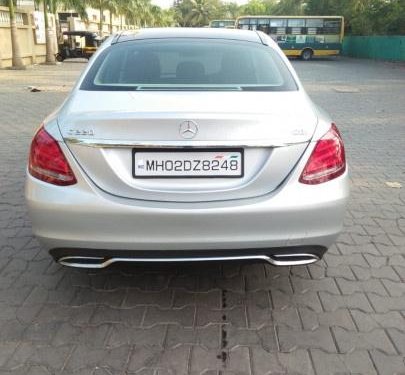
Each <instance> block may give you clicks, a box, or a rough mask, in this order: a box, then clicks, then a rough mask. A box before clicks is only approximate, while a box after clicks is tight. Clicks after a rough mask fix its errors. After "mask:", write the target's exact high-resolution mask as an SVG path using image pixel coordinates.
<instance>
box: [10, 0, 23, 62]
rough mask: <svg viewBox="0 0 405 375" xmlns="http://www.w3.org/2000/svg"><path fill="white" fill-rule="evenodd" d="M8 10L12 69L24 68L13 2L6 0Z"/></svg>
mask: <svg viewBox="0 0 405 375" xmlns="http://www.w3.org/2000/svg"><path fill="white" fill-rule="evenodd" d="M8 10H9V15H10V34H11V53H12V57H11V65H12V67H13V68H14V69H24V68H25V66H24V63H23V60H22V57H21V48H20V43H19V40H18V35H17V22H16V19H15V12H14V2H13V0H8Z"/></svg>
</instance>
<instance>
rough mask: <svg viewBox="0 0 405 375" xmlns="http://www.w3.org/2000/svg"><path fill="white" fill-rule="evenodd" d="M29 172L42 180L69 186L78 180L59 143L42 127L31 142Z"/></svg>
mask: <svg viewBox="0 0 405 375" xmlns="http://www.w3.org/2000/svg"><path fill="white" fill-rule="evenodd" d="M28 171H29V173H30V174H31V175H32V176H34V177H35V178H38V179H39V180H41V181H45V182H48V183H50V184H53V185H59V186H67V185H73V184H75V183H76V182H77V180H76V177H75V175H74V174H73V171H72V169H71V168H70V165H69V163H68V161H67V160H66V157H65V155H64V154H63V152H62V150H61V148H60V146H59V143H58V142H57V141H56V140H55V139H54V138H52V136H51V135H50V134H49V133H48V132H47V131H46V130H45V129H44V128H43V127H41V128H40V129H39V130H38V131H37V133H36V134H35V136H34V139H33V140H32V143H31V149H30V156H29V162H28Z"/></svg>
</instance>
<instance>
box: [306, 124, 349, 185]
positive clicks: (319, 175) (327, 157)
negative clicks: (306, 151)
mask: <svg viewBox="0 0 405 375" xmlns="http://www.w3.org/2000/svg"><path fill="white" fill-rule="evenodd" d="M345 170H346V157H345V148H344V145H343V141H342V138H341V136H340V133H339V130H338V128H337V127H336V125H335V124H332V126H331V128H330V129H329V131H328V132H327V133H326V134H325V135H324V136H323V137H322V138H321V139H320V140H319V141H318V142H317V143H316V145H315V148H314V150H313V151H312V154H311V156H310V157H309V160H308V162H307V164H306V166H305V168H304V170H303V171H302V173H301V176H300V179H299V181H300V182H301V183H303V184H308V185H316V184H320V183H322V182H326V181H330V180H333V179H334V178H336V177H339V176H341V175H342V174H343V173H344V172H345Z"/></svg>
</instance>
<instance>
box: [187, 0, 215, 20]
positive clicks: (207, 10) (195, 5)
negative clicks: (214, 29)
mask: <svg viewBox="0 0 405 375" xmlns="http://www.w3.org/2000/svg"><path fill="white" fill-rule="evenodd" d="M190 3H191V10H190V14H189V15H188V19H189V21H190V23H191V24H192V25H193V26H204V25H207V24H208V23H209V21H210V19H211V15H212V14H213V13H214V12H215V10H216V7H215V4H214V3H213V1H211V0H190Z"/></svg>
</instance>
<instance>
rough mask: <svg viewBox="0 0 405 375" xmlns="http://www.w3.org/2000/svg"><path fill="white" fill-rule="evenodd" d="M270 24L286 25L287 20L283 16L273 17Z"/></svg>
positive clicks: (275, 25) (273, 25)
mask: <svg viewBox="0 0 405 375" xmlns="http://www.w3.org/2000/svg"><path fill="white" fill-rule="evenodd" d="M270 26H271V27H286V26H287V20H285V19H282V18H273V19H271V20H270Z"/></svg>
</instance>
